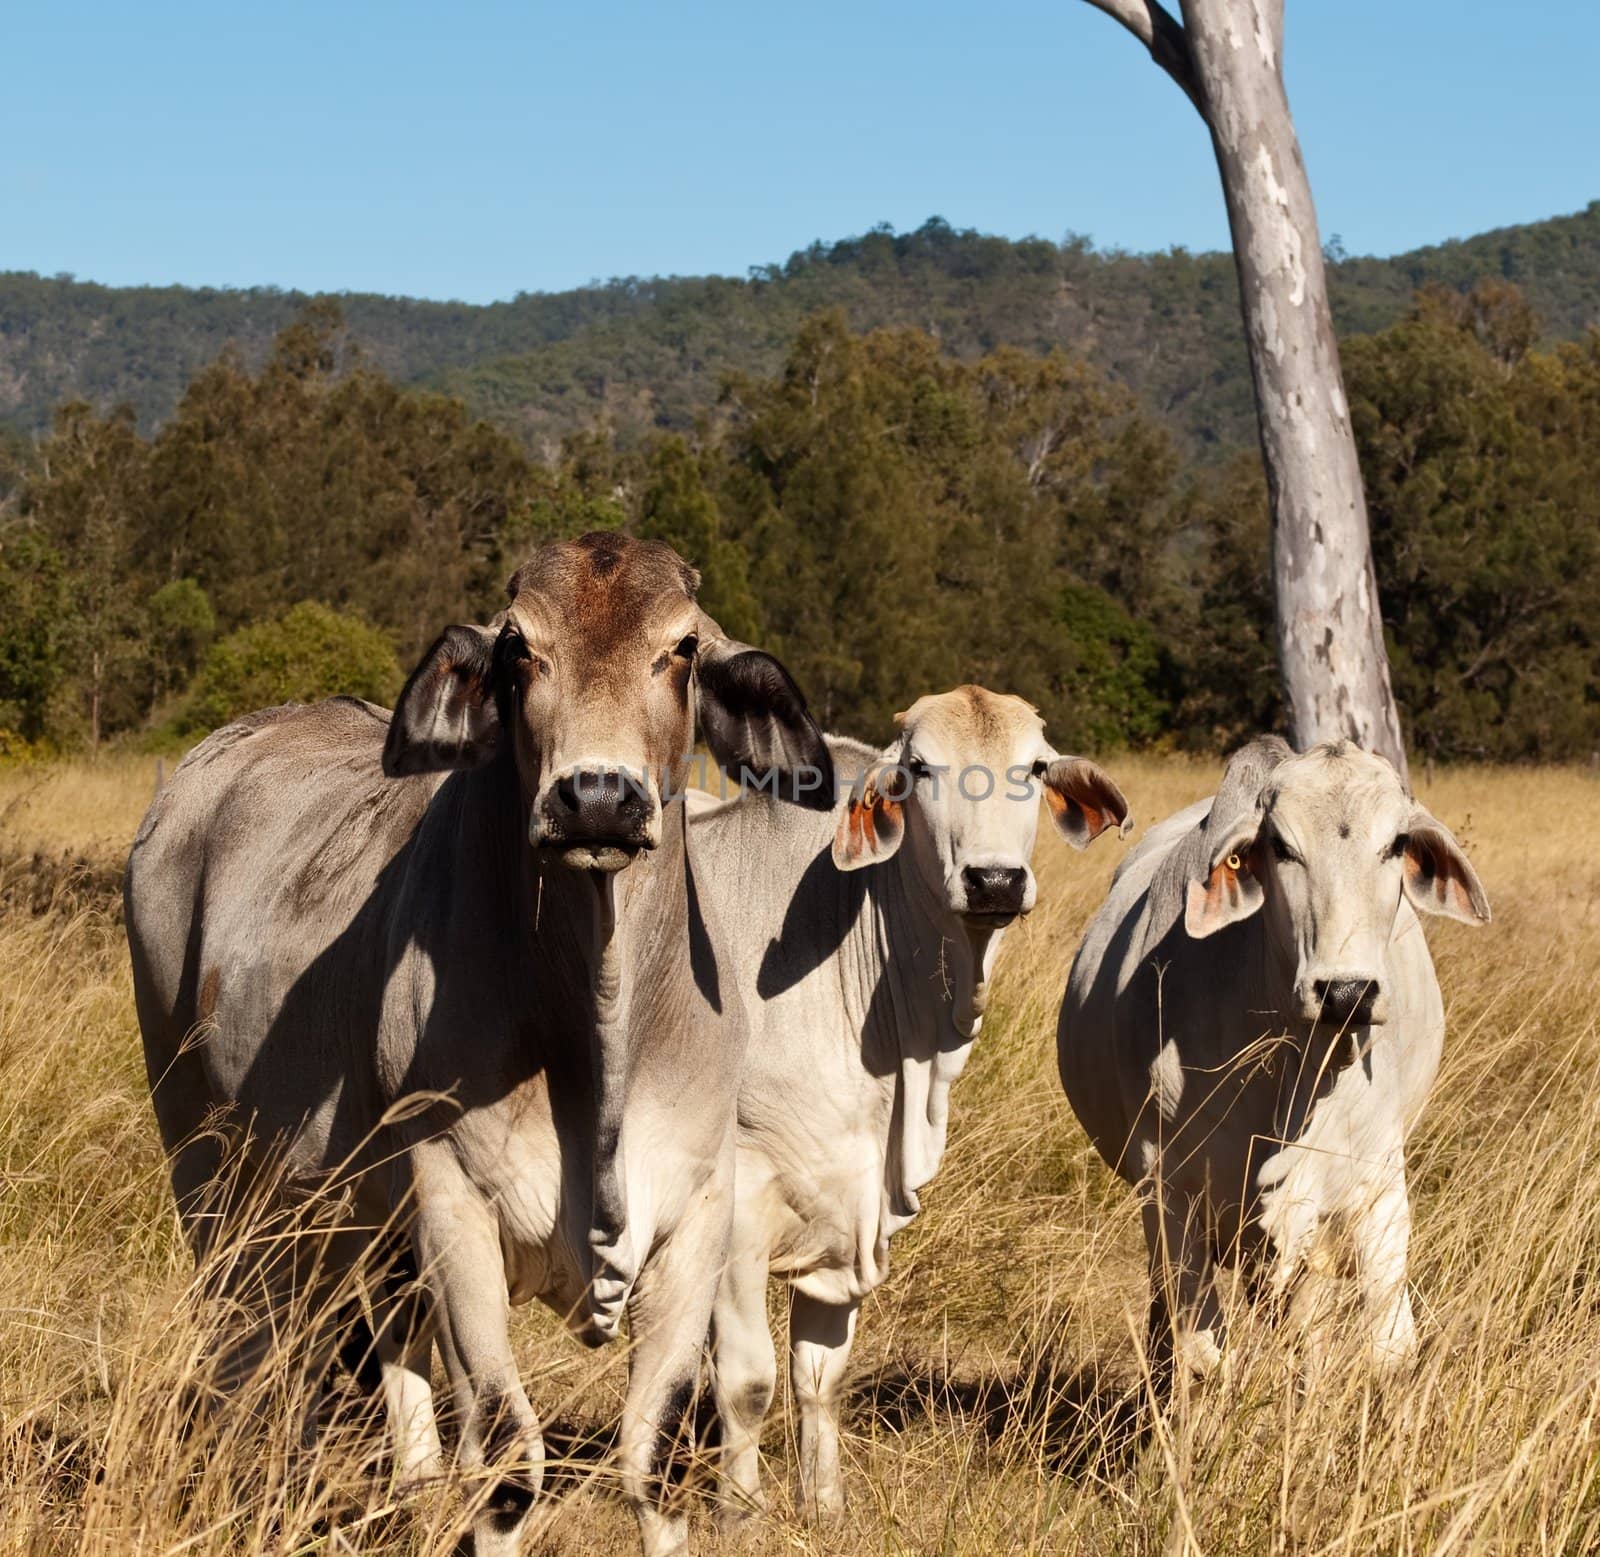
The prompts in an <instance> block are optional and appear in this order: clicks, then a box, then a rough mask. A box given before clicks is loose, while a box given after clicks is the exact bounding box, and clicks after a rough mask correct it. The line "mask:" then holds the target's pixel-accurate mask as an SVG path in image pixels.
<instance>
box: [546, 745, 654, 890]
mask: <svg viewBox="0 0 1600 1557" xmlns="http://www.w3.org/2000/svg"><path fill="white" fill-rule="evenodd" d="M528 841H529V842H530V843H531V844H533V846H534V847H535V848H538V849H545V850H550V851H552V852H554V853H556V854H558V855H559V856H560V859H561V863H562V864H563V865H567V866H570V867H571V868H572V869H573V870H597V871H617V870H621V869H622V868H623V866H625V865H627V864H629V863H630V862H631V861H633V860H634V859H636V858H637V857H638V856H639V854H640V852H641V851H643V850H645V849H653V848H655V847H656V845H657V844H659V843H660V842H661V806H660V803H659V802H658V801H657V799H656V795H655V788H654V786H653V785H652V784H651V783H650V781H649V779H648V778H644V777H641V776H640V775H639V774H637V773H634V772H632V771H630V770H629V769H627V768H623V767H607V766H600V765H598V764H590V765H585V766H579V767H573V768H568V769H567V770H566V771H564V772H562V773H557V774H554V775H552V777H551V778H550V779H549V780H548V781H547V782H546V783H545V786H544V790H543V792H542V794H541V795H540V798H539V801H538V803H537V804H536V805H535V806H534V808H533V815H532V817H531V818H530V819H529V823H528Z"/></svg>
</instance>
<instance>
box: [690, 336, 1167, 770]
mask: <svg viewBox="0 0 1600 1557" xmlns="http://www.w3.org/2000/svg"><path fill="white" fill-rule="evenodd" d="M725 398H726V404H727V409H728V412H729V415H730V423H729V427H728V431H727V433H726V436H725V440H724V449H725V452H726V458H727V464H726V468H725V473H724V475H723V478H722V481H721V484H720V501H721V504H722V507H723V511H724V513H725V514H726V515H727V516H728V519H729V523H730V530H731V532H732V533H733V534H734V535H736V536H738V537H739V538H740V539H741V540H742V542H743V544H744V545H745V547H746V548H747V550H748V552H749V555H750V577H751V581H752V584H753V586H754V589H755V592H756V596H757V598H758V600H759V601H760V603H761V608H762V615H763V619H764V622H765V625H766V629H767V640H766V641H768V642H769V643H771V644H772V645H774V646H775V647H776V648H777V649H778V651H779V652H781V653H782V654H783V655H784V657H785V659H786V661H787V662H788V663H789V664H790V666H791V668H792V669H794V670H795V672H796V674H797V675H798V676H799V677H800V680H801V683H802V685H804V686H805V687H806V689H807V692H808V694H809V696H810V697H811V699H812V701H813V704H814V706H815V707H817V709H818V710H819V712H820V714H821V716H822V718H823V719H824V721H825V722H829V723H832V724H836V725H840V726H844V727H847V728H852V729H854V730H856V731H857V732H858V733H861V734H865V735H868V736H870V737H872V738H875V739H886V738H887V736H888V734H889V731H890V729H891V727H892V718H893V715H894V714H895V713H896V712H897V711H898V710H900V709H902V708H904V707H905V706H906V704H907V703H908V702H909V701H910V699H911V697H913V696H914V695H916V693H917V692H919V691H922V690H925V689H929V688H935V687H941V688H942V687H948V686H952V685H955V684H958V683H960V682H963V681H978V682H981V683H983V684H985V685H988V686H991V687H996V688H1010V689H1015V690H1017V691H1020V692H1022V693H1023V694H1024V695H1025V696H1027V697H1029V698H1030V699H1031V700H1033V701H1034V702H1036V703H1038V705H1039V706H1040V709H1041V711H1042V712H1043V713H1044V714H1045V717H1046V718H1047V719H1048V720H1049V721H1050V722H1051V724H1052V727H1053V728H1056V729H1058V730H1064V731H1079V732H1082V734H1083V736H1084V738H1086V739H1088V738H1090V737H1091V736H1092V738H1093V739H1094V740H1095V741H1096V742H1098V743H1101V744H1125V743H1127V742H1130V741H1138V740H1141V739H1145V738H1148V736H1149V735H1151V734H1153V733H1154V729H1155V725H1156V723H1157V722H1158V720H1159V707H1160V696H1159V694H1158V692H1157V691H1156V688H1155V681H1156V676H1157V670H1158V661H1159V656H1158V654H1157V652H1156V650H1155V647H1154V643H1153V640H1152V638H1151V636H1150V634H1149V633H1148V631H1147V630H1145V629H1143V628H1140V627H1139V626H1138V625H1137V624H1136V623H1135V622H1134V621H1133V620H1131V619H1130V617H1129V616H1128V614H1127V612H1126V611H1125V610H1123V609H1122V608H1120V607H1119V606H1118V604H1117V603H1116V600H1115V599H1114V598H1113V595H1112V594H1111V593H1108V586H1111V587H1115V586H1116V585H1117V583H1118V582H1119V580H1118V579H1117V577H1116V576H1115V575H1116V569H1115V568H1114V567H1112V566H1110V565H1109V564H1108V561H1107V559H1108V558H1110V557H1111V556H1112V555H1113V554H1114V553H1115V548H1114V547H1109V546H1107V547H1103V548H1101V549H1100V550H1098V551H1095V552H1094V553H1093V554H1092V555H1089V556H1087V557H1082V558H1080V556H1079V555H1078V553H1079V550H1080V546H1079V541H1080V540H1081V538H1082V535H1083V533H1084V531H1085V530H1086V528H1088V527H1089V526H1091V525H1092V523H1093V516H1095V515H1099V514H1103V513H1104V512H1105V510H1106V507H1107V504H1108V503H1110V502H1111V501H1112V498H1111V497H1110V496H1109V483H1108V482H1107V481H1106V479H1105V477H1106V470H1105V467H1106V464H1107V461H1108V460H1111V459H1112V458H1113V457H1114V455H1115V452H1116V451H1117V450H1118V449H1119V448H1121V447H1122V446H1123V443H1124V441H1125V440H1126V439H1128V438H1129V437H1130V436H1131V435H1134V433H1135V430H1137V437H1136V441H1138V440H1139V439H1148V440H1149V441H1151V442H1152V443H1153V444H1154V445H1155V446H1156V447H1158V448H1161V447H1163V446H1164V438H1163V435H1161V434H1160V433H1159V432H1156V431H1154V430H1150V429H1146V428H1143V425H1142V421H1141V418H1140V417H1139V416H1138V414H1137V412H1136V411H1135V409H1134V408H1133V406H1132V403H1131V401H1130V400H1129V398H1128V397H1127V396H1126V395H1124V394H1120V393H1118V392H1116V391H1113V390H1112V389H1111V388H1110V387H1109V386H1108V385H1106V383H1105V382H1104V380H1103V379H1101V378H1100V376H1099V375H1098V374H1096V373H1094V372H1093V371H1092V370H1090V369H1088V368H1086V367H1085V366H1084V365H1083V364H1081V363H1075V362H1072V361H1070V360H1069V359H1067V358H1065V357H1063V356H1061V355H1060V354H1053V355H1051V356H1049V357H1045V358H1035V357H1030V356H1028V355H1026V354H1025V353H1021V352H1013V351H1001V352H997V353H995V354H993V355H991V356H989V357H985V358H982V359H980V360H979V361H977V362H974V363H963V362H960V361H957V360H954V359H952V358H950V357H948V356H946V355H944V354H942V353H941V352H940V351H939V349H938V345H937V343H936V342H934V341H933V340H931V339H930V338H929V337H928V336H926V335H923V334H921V333H920V332H916V331H910V330H898V331H879V332H877V333H874V334H872V335H868V336H864V337H863V336H855V335H852V334H851V333H850V332H849V330H848V328H847V326H846V323H845V320H844V318H843V317H842V316H841V315H839V314H827V315H822V316H820V317H818V318H817V319H815V320H813V321H811V322H810V323H808V324H807V325H806V327H805V328H804V329H803V330H802V331H801V333H800V335H799V337H798V338H797V340H796V342H795V346H794V349H793V351H792V352H791V353H790V355H789V358H788V361H787V362H786V363H785V365H784V368H783V370H782V372H781V374H780V375H779V376H778V377H777V378H776V379H774V380H772V381H768V382H761V381H752V380H743V381H737V382H735V383H734V384H732V385H731V386H730V388H729V391H728V393H727V396H726V397H725ZM1172 463H1173V462H1172V461H1171V460H1170V459H1167V460H1159V459H1158V460H1157V461H1156V462H1155V466H1154V475H1155V479H1154V481H1153V482H1152V483H1151V485H1149V486H1148V487H1147V488H1145V489H1144V491H1143V495H1142V496H1141V498H1140V499H1139V501H1138V502H1137V503H1135V502H1134V501H1133V498H1132V494H1131V492H1130V493H1125V494H1123V498H1122V501H1123V502H1124V504H1125V506H1126V507H1127V508H1128V510H1129V517H1130V522H1131V523H1133V524H1134V525H1135V527H1136V528H1138V527H1141V526H1142V527H1144V528H1146V529H1147V530H1148V532H1149V536H1150V538H1151V539H1152V543H1153V544H1156V545H1158V546H1159V545H1160V544H1161V539H1160V538H1161V537H1162V527H1163V524H1164V523H1165V520H1164V518H1163V514H1164V512H1165V508H1164V505H1165V503H1166V499H1167V493H1166V491H1165V488H1164V486H1163V484H1162V477H1163V474H1164V473H1166V472H1168V471H1170V469H1171V466H1172ZM1145 571H1146V570H1143V569H1142V568H1141V570H1140V577H1143V576H1144V572H1145ZM1075 628H1083V629H1084V630H1085V631H1086V632H1087V633H1088V634H1089V635H1090V636H1089V638H1088V639H1086V641H1083V642H1079V641H1077V640H1076V639H1075V638H1074V636H1073V634H1074V630H1075Z"/></svg>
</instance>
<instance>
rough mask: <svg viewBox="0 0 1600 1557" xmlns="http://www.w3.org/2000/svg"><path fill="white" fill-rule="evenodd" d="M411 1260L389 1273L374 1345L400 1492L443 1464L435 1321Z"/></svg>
mask: <svg viewBox="0 0 1600 1557" xmlns="http://www.w3.org/2000/svg"><path fill="white" fill-rule="evenodd" d="M409 1266H410V1261H409V1260H406V1261H405V1268H403V1269H401V1270H396V1271H393V1272H391V1273H390V1275H389V1277H388V1287H389V1290H388V1291H387V1292H386V1294H385V1295H386V1297H387V1299H388V1301H387V1303H386V1305H385V1311H384V1313H383V1314H382V1315H381V1317H380V1318H379V1322H378V1334H377V1338H376V1340H377V1344H376V1346H375V1350H376V1352H377V1355H378V1366H379V1369H380V1370H381V1373H382V1384H383V1400H384V1406H385V1408H386V1410H387V1413H388V1417H389V1432H390V1438H391V1441H392V1442H393V1445H394V1481H395V1487H396V1489H397V1490H398V1491H400V1492H402V1493H404V1492H407V1491H409V1490H411V1489H412V1488H414V1487H417V1486H419V1485H420V1484H421V1483H423V1482H425V1481H428V1480H430V1479H431V1478H433V1477H435V1476H437V1475H439V1474H440V1472H441V1470H442V1469H443V1465H444V1450H443V1447H442V1446H441V1444H440V1442H439V1424H438V1421H437V1420H436V1419H435V1417H434V1411H433V1383H432V1381H431V1379H430V1378H429V1372H430V1367H431V1364H432V1361H433V1324H432V1319H431V1316H430V1315H429V1314H428V1311H427V1300H426V1297H425V1295H424V1294H423V1293H422V1292H421V1291H420V1290H418V1288H417V1287H416V1286H415V1285H414V1284H412V1279H414V1273H413V1272H412V1271H411V1270H410V1269H409ZM408 1278H411V1279H408ZM396 1289H399V1290H396Z"/></svg>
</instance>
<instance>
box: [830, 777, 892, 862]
mask: <svg viewBox="0 0 1600 1557" xmlns="http://www.w3.org/2000/svg"><path fill="white" fill-rule="evenodd" d="M910 787H911V775H910V774H909V773H908V772H907V771H906V769H904V768H902V767H898V766H897V765H896V764H895V762H894V760H893V758H886V759H885V760H884V761H882V762H879V763H875V764H874V765H873V766H872V767H870V768H868V769H867V770H866V772H865V773H863V774H862V775H861V779H860V781H859V782H858V783H857V784H855V785H854V786H853V787H852V789H851V791H850V802H849V804H848V805H846V806H845V808H844V811H843V812H842V813H841V815H840V817H839V825H838V827H837V828H836V829H835V830H834V834H833V863H834V864H835V865H837V866H838V867H839V869H840V870H862V869H864V868H865V867H866V866H868V865H880V864H882V863H883V861H884V860H887V859H889V858H891V857H892V856H893V854H894V851H895V850H896V849H898V848H899V847H900V840H901V839H902V838H904V837H905V835H906V807H905V802H906V797H907V795H908V794H909V792H910Z"/></svg>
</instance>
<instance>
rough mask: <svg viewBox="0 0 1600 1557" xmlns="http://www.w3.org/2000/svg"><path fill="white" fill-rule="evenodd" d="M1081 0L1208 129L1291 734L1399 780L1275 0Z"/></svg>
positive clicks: (1399, 748)
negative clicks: (1221, 201) (1348, 749)
mask: <svg viewBox="0 0 1600 1557" xmlns="http://www.w3.org/2000/svg"><path fill="white" fill-rule="evenodd" d="M1089 3H1090V4H1093V5H1095V6H1097V7H1098V8H1099V9H1100V10H1103V11H1106V12H1108V13H1109V14H1110V15H1112V16H1114V17H1116V19H1117V20H1118V21H1120V22H1121V23H1122V24H1123V25H1124V26H1125V27H1127V28H1128V29H1129V30H1130V31H1132V32H1133V33H1134V34H1135V35H1136V36H1138V37H1139V38H1140V40H1141V41H1142V42H1143V43H1144V44H1145V45H1146V47H1148V48H1149V50H1150V53H1151V57H1152V58H1153V59H1154V60H1155V61H1156V63H1157V64H1159V65H1160V66H1161V67H1162V68H1163V69H1164V70H1166V71H1167V73H1168V74H1169V75H1171V76H1172V77H1173V79H1174V80H1175V81H1177V83H1178V85H1179V86H1181V87H1182V88H1183V90H1184V91H1185V92H1186V93H1187V94H1188V96H1189V99H1190V101H1191V102H1193V103H1194V105H1195V107H1196V108H1197V109H1198V110H1199V112H1200V115H1201V117H1202V118H1203V119H1204V120H1205V121H1206V124H1207V126H1208V127H1209V129H1210V131H1211V139H1212V145H1213V147H1214V149H1215V151H1216V156H1217V167H1218V169H1219V171H1220V172H1221V174H1222V188H1223V194H1224V196H1225V197H1226V200H1227V205H1228V223H1229V227H1230V229H1231V231H1232V234H1233V257H1234V264H1235V266H1236V267H1237V269H1238V273H1239V298H1240V304H1241V307H1242V310H1243V314H1244V327H1245V339H1246V343H1247V344H1248V346H1249V351H1250V371H1251V375H1252V377H1253V379H1254V381H1255V390H1256V413H1257V420H1258V422H1259V425H1260V430H1261V453H1262V457H1263V459H1264V461H1265V464H1266V471H1267V487H1268V492H1269V494H1270V497H1271V501H1272V559H1273V583H1274V590H1273V593H1274V598H1275V600H1276V602H1277V637H1278V654H1279V662H1280V665H1281V668H1282V673H1283V687H1284V695H1285V700H1286V702H1287V705H1288V715H1289V726H1290V733H1291V735H1292V736H1293V739H1294V743H1295V745H1296V746H1298V747H1300V748H1302V749H1303V748H1305V747H1306V746H1309V745H1312V744H1313V743H1315V742H1317V741H1323V740H1332V739H1335V738H1338V737H1341V736H1343V737H1346V738H1348V739H1350V740H1354V741H1356V742H1358V743H1359V744H1361V745H1362V746H1364V747H1366V748H1367V749H1368V750H1370V751H1376V752H1380V753H1382V754H1383V755H1384V756H1385V757H1387V758H1389V760H1390V761H1391V762H1393V763H1394V764H1395V766H1396V767H1397V768H1398V769H1399V770H1400V773H1401V775H1402V777H1404V776H1405V774H1406V758H1405V747H1404V745H1403V743H1402V741H1401V738H1400V723H1399V718H1398V715H1397V713H1396V710H1395V704H1394V694H1393V692H1392V691H1391V690H1390V686H1389V660H1388V654H1387V652H1386V650H1385V648H1384V642H1383V620H1382V617H1381V615H1380V614H1379V610H1378V588H1377V580H1376V578H1375V576H1374V574H1373V570H1372V545H1371V539H1370V535H1369V532H1368V528H1367V504H1366V497H1365V494H1364V493H1363V491H1362V486H1361V469H1360V465H1359V463H1358V461H1357V457H1356V445H1355V436H1354V433H1353V432H1352V430H1351V426H1350V412H1349V407H1348V404H1347V403H1346V400H1345V394H1344V378H1343V375H1342V374H1341V372H1340V369H1339V347H1338V343H1337V341H1336V340H1335V339H1334V334H1333V315H1332V312H1331V310H1330V308H1329V306H1328V285H1327V277H1326V275H1325V273H1324V270H1323V263H1322V245H1321V241H1320V239H1319V237H1318V234H1317V215H1316V210H1315V207H1314V206H1313V205H1312V202H1311V185H1310V183H1309V182H1308V181H1307V179H1306V170H1305V163H1304V161H1303V160H1302V158H1301V155H1300V143H1299V140H1298V138H1297V137H1296V135H1295V130H1294V120H1293V119H1292V118H1291V117H1290V113H1289V99H1288V96H1287V94H1286V93H1285V91H1284V85H1283V0H1181V9H1182V17H1183V20H1182V23H1181V24H1180V23H1179V22H1178V20H1177V19H1176V18H1174V17H1173V16H1171V15H1170V14H1169V13H1168V12H1167V11H1165V10H1163V9H1162V8H1161V6H1160V5H1159V4H1157V3H1156V0H1089Z"/></svg>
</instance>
